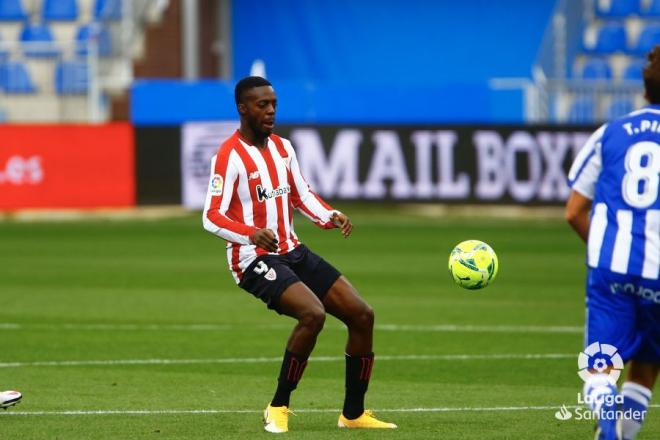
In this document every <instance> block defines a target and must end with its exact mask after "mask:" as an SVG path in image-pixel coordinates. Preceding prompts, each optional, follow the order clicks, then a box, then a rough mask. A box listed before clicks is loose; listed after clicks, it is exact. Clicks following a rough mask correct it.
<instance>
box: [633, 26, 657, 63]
mask: <svg viewBox="0 0 660 440" xmlns="http://www.w3.org/2000/svg"><path fill="white" fill-rule="evenodd" d="M656 44H660V25H658V24H648V25H646V26H645V27H644V28H643V29H642V32H640V34H639V38H638V39H637V44H636V45H635V47H634V49H633V52H634V53H636V54H638V55H645V54H647V53H648V52H649V51H650V50H651V49H653V47H654V46H655V45H656Z"/></svg>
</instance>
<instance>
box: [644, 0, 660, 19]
mask: <svg viewBox="0 0 660 440" xmlns="http://www.w3.org/2000/svg"><path fill="white" fill-rule="evenodd" d="M640 14H641V15H643V16H645V17H659V16H660V0H651V1H649V2H642V7H641V8H640Z"/></svg>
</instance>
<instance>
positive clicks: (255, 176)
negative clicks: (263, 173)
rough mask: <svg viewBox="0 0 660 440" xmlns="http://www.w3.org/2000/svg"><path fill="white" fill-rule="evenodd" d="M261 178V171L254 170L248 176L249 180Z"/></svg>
mask: <svg viewBox="0 0 660 440" xmlns="http://www.w3.org/2000/svg"><path fill="white" fill-rule="evenodd" d="M258 178H259V171H252V172H251V173H250V175H249V176H248V180H256V179H258Z"/></svg>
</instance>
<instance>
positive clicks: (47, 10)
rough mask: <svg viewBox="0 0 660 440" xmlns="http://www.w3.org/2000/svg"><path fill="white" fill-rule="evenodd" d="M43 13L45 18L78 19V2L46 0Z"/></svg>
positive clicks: (57, 19)
mask: <svg viewBox="0 0 660 440" xmlns="http://www.w3.org/2000/svg"><path fill="white" fill-rule="evenodd" d="M41 14H42V17H43V19H44V20H50V21H75V20H77V19H78V2H77V1H76V0H44V2H43V6H42V8H41Z"/></svg>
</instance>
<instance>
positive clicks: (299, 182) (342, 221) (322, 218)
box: [285, 142, 353, 237]
mask: <svg viewBox="0 0 660 440" xmlns="http://www.w3.org/2000/svg"><path fill="white" fill-rule="evenodd" d="M287 144H288V145H287ZM285 148H286V150H287V153H288V155H289V159H290V161H289V167H288V168H289V179H290V180H291V186H292V188H291V192H292V194H291V198H292V201H293V206H294V208H296V209H297V210H299V211H300V212H301V213H302V214H303V215H304V216H305V217H307V218H309V219H310V220H311V221H313V222H314V223H315V224H316V225H317V226H319V227H321V228H323V229H332V228H339V229H340V230H341V233H342V234H343V235H344V237H348V236H349V235H350V234H351V231H352V230H353V223H352V222H351V220H350V219H349V218H348V216H347V215H346V214H344V213H342V212H340V211H338V210H336V209H333V208H332V207H331V206H330V205H329V204H328V203H326V202H325V201H324V200H323V199H322V198H321V197H320V196H319V195H318V194H316V193H315V192H314V191H312V189H311V188H310V186H309V184H308V183H307V181H306V180H305V178H304V177H303V175H302V173H301V172H300V165H299V164H298V158H297V156H296V152H295V150H294V149H293V147H292V146H291V144H290V143H288V142H287V143H285Z"/></svg>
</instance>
